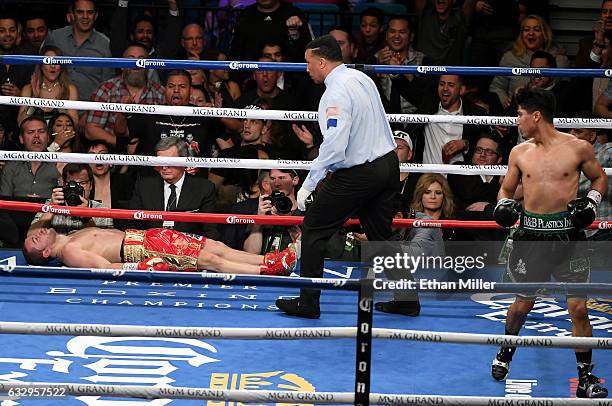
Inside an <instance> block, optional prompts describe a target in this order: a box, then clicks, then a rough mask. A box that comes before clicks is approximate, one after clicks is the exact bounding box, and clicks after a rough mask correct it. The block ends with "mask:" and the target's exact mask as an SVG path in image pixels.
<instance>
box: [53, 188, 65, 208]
mask: <svg viewBox="0 0 612 406" xmlns="http://www.w3.org/2000/svg"><path fill="white" fill-rule="evenodd" d="M51 204H57V205H63V204H65V200H64V190H63V188H61V187H56V188H53V190H52V191H51Z"/></svg>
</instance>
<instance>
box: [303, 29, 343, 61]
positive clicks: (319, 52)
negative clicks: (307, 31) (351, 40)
mask: <svg viewBox="0 0 612 406" xmlns="http://www.w3.org/2000/svg"><path fill="white" fill-rule="evenodd" d="M306 49H307V50H308V49H310V51H311V52H312V53H313V54H314V55H316V56H318V57H319V58H325V59H327V60H328V61H330V62H342V50H341V49H340V45H338V41H336V39H335V38H334V37H332V36H331V35H329V34H326V35H322V36H320V37H319V38H317V39H315V40H312V41H310V42H309V43H308V45H306Z"/></svg>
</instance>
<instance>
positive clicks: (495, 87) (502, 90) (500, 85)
mask: <svg viewBox="0 0 612 406" xmlns="http://www.w3.org/2000/svg"><path fill="white" fill-rule="evenodd" d="M538 50H542V51H546V52H548V53H549V54H551V55H553V56H554V57H555V59H556V61H557V67H559V68H566V67H567V66H568V63H569V62H568V59H567V56H566V55H565V50H564V49H562V48H559V47H557V46H556V45H555V43H554V41H553V37H552V30H551V29H550V26H549V25H548V24H547V23H546V21H544V19H542V17H540V16H537V15H529V16H527V17H525V19H524V20H523V21H522V22H521V31H520V33H519V35H518V37H517V38H516V40H515V41H514V42H513V43H512V49H511V50H509V51H507V52H506V53H504V55H503V56H502V59H501V61H500V62H499V66H508V67H513V68H514V67H519V68H521V67H522V68H529V64H530V62H531V55H532V54H533V53H534V52H535V51H538ZM529 79H530V76H495V78H494V79H493V81H492V82H491V86H490V87H489V90H490V91H491V92H494V93H496V94H497V96H498V97H499V100H500V102H501V103H502V105H503V107H504V108H506V107H508V106H510V103H511V101H512V95H514V93H515V91H516V90H517V89H518V88H520V87H523V86H525V85H527V84H528V83H529Z"/></svg>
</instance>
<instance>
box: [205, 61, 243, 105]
mask: <svg viewBox="0 0 612 406" xmlns="http://www.w3.org/2000/svg"><path fill="white" fill-rule="evenodd" d="M206 59H208V60H212V61H227V56H226V55H225V54H224V53H223V52H221V51H214V50H211V51H207V53H206ZM204 73H205V74H206V83H205V84H206V86H207V88H208V91H209V92H210V94H212V95H215V101H214V103H213V104H214V106H215V107H227V106H231V105H232V104H233V101H234V100H236V99H238V98H239V97H240V94H241V92H240V86H238V83H236V82H234V81H233V80H230V79H229V71H227V70H224V69H210V70H205V71H204Z"/></svg>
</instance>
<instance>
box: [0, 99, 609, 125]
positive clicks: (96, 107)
mask: <svg viewBox="0 0 612 406" xmlns="http://www.w3.org/2000/svg"><path fill="white" fill-rule="evenodd" d="M0 104H5V105H9V106H32V107H44V108H57V109H73V110H86V111H106V112H111V113H126V114H134V113H136V114H167V115H170V116H191V117H217V118H221V117H224V118H237V119H246V118H250V119H260V120H281V121H317V119H318V114H317V112H316V111H285V110H244V109H233V108H215V107H194V106H164V105H152V104H151V105H149V104H122V103H100V102H90V101H78V100H55V99H37V98H33V97H20V96H0ZM387 119H388V120H389V121H390V122H392V123H411V124H433V123H453V124H472V125H501V126H516V117H500V116H455V115H437V114H387ZM554 124H555V126H556V127H559V128H574V127H579V128H612V119H605V118H581V117H579V118H555V119H554Z"/></svg>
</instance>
